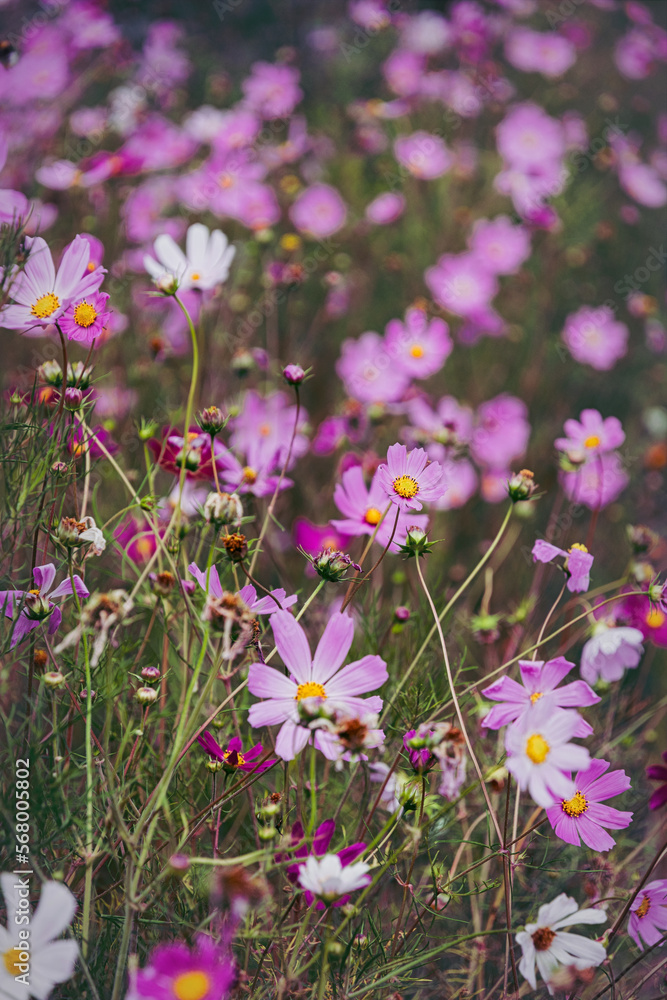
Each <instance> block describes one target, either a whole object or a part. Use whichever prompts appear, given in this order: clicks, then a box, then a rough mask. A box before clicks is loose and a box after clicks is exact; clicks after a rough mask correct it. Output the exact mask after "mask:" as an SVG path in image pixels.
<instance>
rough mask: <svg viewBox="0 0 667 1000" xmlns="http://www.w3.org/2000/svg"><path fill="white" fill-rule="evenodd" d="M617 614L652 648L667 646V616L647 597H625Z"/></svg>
mask: <svg viewBox="0 0 667 1000" xmlns="http://www.w3.org/2000/svg"><path fill="white" fill-rule="evenodd" d="M618 614H619V616H620V617H622V618H623V619H624V621H627V623H628V624H629V625H631V626H632V627H633V628H637V629H639V631H640V632H641V633H642V635H643V636H644V639H648V640H649V642H652V643H653V645H654V646H667V614H666V613H665V611H664V610H663V608H662V607H658V606H657V605H656V604H654V603H653V602H652V601H650V600H649V598H648V597H640V596H639V595H636V596H633V597H626V599H625V600H624V602H623V604H622V606H621V607H620V608H619V611H618Z"/></svg>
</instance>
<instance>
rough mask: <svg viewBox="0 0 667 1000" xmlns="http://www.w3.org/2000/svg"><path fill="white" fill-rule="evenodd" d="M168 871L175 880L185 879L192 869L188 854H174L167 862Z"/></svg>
mask: <svg viewBox="0 0 667 1000" xmlns="http://www.w3.org/2000/svg"><path fill="white" fill-rule="evenodd" d="M167 869H168V871H169V874H170V875H172V876H174V877H175V878H183V876H184V875H185V873H186V872H187V871H189V869H190V858H189V857H188V856H187V854H172V856H171V857H170V858H169V860H168V861H167Z"/></svg>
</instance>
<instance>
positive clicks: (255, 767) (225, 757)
mask: <svg viewBox="0 0 667 1000" xmlns="http://www.w3.org/2000/svg"><path fill="white" fill-rule="evenodd" d="M197 743H199V746H200V747H201V748H202V749H203V750H205V751H206V753H207V754H208V755H209V757H211V758H212V760H219V761H220V762H221V764H222V765H223V769H224V770H226V771H229V772H230V773H233V772H234V771H244V772H245V773H246V774H253V773H255V774H261V773H262V772H263V771H266V770H268V769H269V768H270V767H272V766H273V764H277V763H278V761H277V760H276V759H275V758H274V759H271V758H269V759H268V760H265V761H264V762H263V763H262V764H255V763H253V762H254V761H255V760H256V759H257V758H258V757H261V756H262V754H263V753H264V747H263V746H262V744H261V743H256V744H255V746H254V747H250V749H249V750H244V749H243V744H242V742H241V740H240V739H239V737H238V736H233V737H232V739H231V740H230V741H229V743H228V744H227V749H226V750H225V749H224V748H223V747H221V746H220V744H219V743H218V741H217V740H216V739H215V738H214V737H213V736H211V734H210V733H208V732H204V733H200V735H199V736H198V737H197Z"/></svg>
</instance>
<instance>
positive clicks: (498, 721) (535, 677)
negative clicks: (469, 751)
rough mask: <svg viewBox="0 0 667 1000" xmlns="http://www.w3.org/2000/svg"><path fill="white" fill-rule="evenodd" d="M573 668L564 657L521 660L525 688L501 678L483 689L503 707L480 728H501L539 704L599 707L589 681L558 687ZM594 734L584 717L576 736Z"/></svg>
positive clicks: (559, 706)
mask: <svg viewBox="0 0 667 1000" xmlns="http://www.w3.org/2000/svg"><path fill="white" fill-rule="evenodd" d="M573 667H574V663H570V661H569V660H566V659H565V657H564V656H557V657H556V658H555V659H554V660H547V662H546V663H545V662H544V661H543V660H519V668H520V670H521V680H522V681H523V685H521V684H519V683H517V681H514V680H512V679H511V677H501V678H500V680H497V681H494V682H493V684H491V685H489V687H487V688H483V689H482V694H483V695H484V697H485V698H490V699H491V701H500V702H502V704H501V705H495V706H494V707H493V708H492V709H491V711H490V712H488V714H487V715H485V716H484V718H483V719H482V721H481V722H480V725H481V726H482V727H484V728H486V729H500V727H501V726H506V725H507V724H508V723H509V722H514V721H515V719H518V718H519V716H521V715H523V714H524V713H525V712H530V711H531V710H532V707H533V705H535V704H537V703H538V702H540V703H541V702H544V703H545V704H547V705H551V706H552V707H557V708H585V707H588V706H589V705H595V704H596V703H597V702H598V701H600V699H599V697H598V696H597V695H596V694H595V692H594V691H593V690H592V689H591V688H590V687H589V686H588V684H586V682H585V681H571V682H570V683H569V684H565V685H563V687H558V685H559V684H560V682H561V681H562V680H563V678H564V677H566V676H567V674H569V672H570V671H571V670H572V668H573ZM592 732H593V729H592V727H591V726H590V725H589V724H588V723H587V722H586V721H585V720H584V719H582V718H581V717H580V721H579V724H578V726H577V729H576V731H575V733H574V735H575V736H577V737H585V736H590V734H591V733H592Z"/></svg>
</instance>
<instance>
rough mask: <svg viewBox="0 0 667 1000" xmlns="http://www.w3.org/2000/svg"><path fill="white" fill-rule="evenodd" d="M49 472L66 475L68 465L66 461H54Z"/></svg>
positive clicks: (55, 474) (59, 475)
mask: <svg viewBox="0 0 667 1000" xmlns="http://www.w3.org/2000/svg"><path fill="white" fill-rule="evenodd" d="M51 472H52V474H53V475H54V476H58V478H60V477H61V476H66V475H67V473H68V472H69V467H68V465H67V463H66V462H54V463H53V465H52V466H51Z"/></svg>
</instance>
